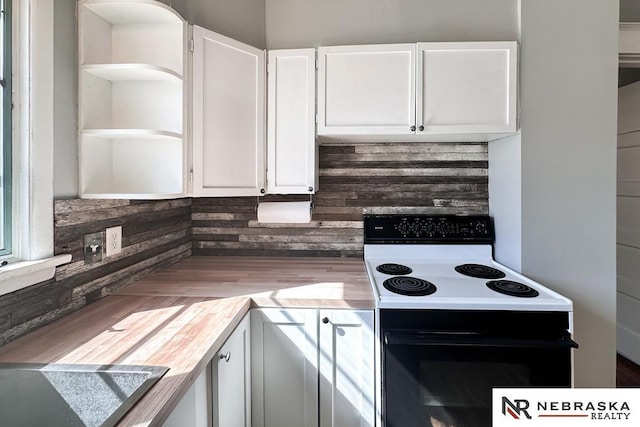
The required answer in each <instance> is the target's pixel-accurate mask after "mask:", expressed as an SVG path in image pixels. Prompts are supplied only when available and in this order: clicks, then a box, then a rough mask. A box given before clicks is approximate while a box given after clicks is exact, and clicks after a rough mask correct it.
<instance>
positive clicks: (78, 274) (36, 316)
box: [0, 199, 191, 345]
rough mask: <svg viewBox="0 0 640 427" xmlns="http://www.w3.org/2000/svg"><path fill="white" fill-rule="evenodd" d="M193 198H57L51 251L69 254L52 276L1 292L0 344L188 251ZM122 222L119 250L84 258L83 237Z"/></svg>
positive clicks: (166, 264) (186, 253)
mask: <svg viewBox="0 0 640 427" xmlns="http://www.w3.org/2000/svg"><path fill="white" fill-rule="evenodd" d="M190 214H191V200H190V199H178V200H165V201H129V200H112V201H108V200H77V199H75V200H59V201H56V202H55V212H54V218H55V230H54V233H55V253H56V254H62V253H70V254H72V260H71V262H70V263H69V264H66V265H63V266H60V267H58V268H57V271H56V276H55V278H54V279H52V280H49V281H46V282H43V283H39V284H37V285H35V286H31V287H28V288H25V289H21V290H19V291H17V292H13V293H11V294H7V295H2V296H0V345H2V344H4V343H6V342H8V341H10V340H12V339H14V338H16V337H18V336H21V335H24V334H26V333H28V332H29V331H31V330H34V329H36V328H38V327H40V326H42V325H44V324H47V323H49V322H52V321H53V320H56V319H58V318H60V317H62V316H64V315H65V314H67V313H70V312H72V311H75V310H77V309H79V308H81V307H83V306H85V305H87V304H89V303H91V302H93V301H95V300H97V299H99V298H101V297H102V296H104V295H106V294H108V293H109V292H111V291H112V290H114V289H117V288H119V287H121V286H124V285H126V284H128V283H131V282H133V281H134V280H136V279H138V278H140V277H142V276H143V275H146V274H148V273H150V272H151V271H155V270H157V269H160V268H163V267H165V266H168V265H170V264H173V263H175V262H177V261H180V260H181V259H183V258H186V257H187V256H189V255H190V254H191V219H190ZM117 225H121V226H122V252H121V253H120V254H117V255H114V256H112V257H109V258H103V260H102V261H101V262H98V263H95V264H85V263H84V252H83V249H82V246H83V236H84V235H85V234H89V233H94V232H100V231H104V230H105V229H106V228H107V227H113V226H117Z"/></svg>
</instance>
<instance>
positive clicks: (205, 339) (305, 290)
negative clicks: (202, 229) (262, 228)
mask: <svg viewBox="0 0 640 427" xmlns="http://www.w3.org/2000/svg"><path fill="white" fill-rule="evenodd" d="M252 305H253V306H257V307H308V308H317V307H328V308H354V309H370V308H373V307H374V301H373V296H372V294H371V290H370V287H369V283H368V279H367V275H366V272H365V269H364V263H363V262H362V260H355V259H338V258H336V259H334V258H246V257H191V258H187V259H186V260H184V261H181V262H179V263H177V264H175V265H173V266H171V267H169V268H167V269H165V270H162V271H160V272H157V273H154V274H152V275H151V276H149V277H148V278H146V279H143V280H141V281H138V282H135V283H133V284H131V285H129V286H128V287H126V288H123V289H121V290H120V291H119V292H118V294H117V295H111V296H107V297H105V298H103V299H101V300H99V301H97V302H96V303H93V304H91V305H89V306H87V307H85V308H83V309H81V310H79V311H77V312H75V313H72V314H70V315H68V316H65V317H63V318H61V319H59V320H57V321H55V322H53V323H51V324H49V325H47V326H44V327H42V328H40V329H38V330H36V331H34V332H32V333H30V334H28V335H25V336H23V337H21V338H18V339H17V340H15V341H12V342H10V343H9V344H6V345H5V346H2V347H0V362H25V363H29V362H34V363H78V364H129V365H160V366H168V367H169V368H170V369H169V371H168V372H167V373H166V374H165V375H164V377H162V378H161V379H160V380H159V381H158V382H157V383H156V384H155V385H154V386H153V387H152V388H151V389H150V390H149V391H148V392H147V393H146V394H145V395H144V396H143V398H142V399H141V400H139V401H138V403H137V404H136V405H135V406H134V407H133V408H132V409H131V410H130V411H129V412H128V413H127V414H126V416H125V417H123V418H122V420H120V422H119V423H118V426H120V427H123V426H148V425H153V426H155V425H161V424H162V422H163V421H164V420H165V419H166V417H167V416H168V415H169V414H170V412H171V411H172V410H173V408H174V407H175V405H176V404H177V403H178V402H179V400H180V399H181V398H182V396H184V394H185V393H186V392H187V390H188V389H189V387H191V385H192V384H193V382H194V381H195V379H196V378H197V376H198V375H199V374H200V373H201V372H202V371H203V370H204V369H205V367H206V365H207V363H208V362H209V360H210V359H211V358H212V357H213V356H214V355H215V353H216V352H217V351H218V350H219V349H220V347H221V346H222V345H223V344H224V342H225V341H226V339H227V338H228V337H229V335H230V334H231V332H232V331H233V329H234V328H235V327H236V326H237V325H238V323H239V322H240V321H241V320H242V318H243V317H244V315H245V314H246V313H247V312H248V310H249V309H250V308H251V306H252Z"/></svg>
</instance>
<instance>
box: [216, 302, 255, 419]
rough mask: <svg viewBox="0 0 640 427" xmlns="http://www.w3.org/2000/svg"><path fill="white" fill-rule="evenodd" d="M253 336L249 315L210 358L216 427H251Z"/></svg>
mask: <svg viewBox="0 0 640 427" xmlns="http://www.w3.org/2000/svg"><path fill="white" fill-rule="evenodd" d="M250 337H251V335H250V321H249V315H248V314H247V315H246V316H245V318H244V319H243V320H242V322H240V324H239V325H238V326H237V327H236V329H235V330H234V331H233V333H232V334H231V336H230V337H229V339H227V341H226V342H225V344H224V345H223V346H222V348H221V349H220V351H219V352H218V353H217V354H216V355H215V356H214V358H213V360H212V361H211V385H212V387H211V393H212V397H213V408H212V409H213V411H212V412H213V426H214V427H250V426H251V404H250V402H251V352H250V348H251V338H250Z"/></svg>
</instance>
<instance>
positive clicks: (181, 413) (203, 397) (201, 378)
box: [163, 369, 209, 427]
mask: <svg viewBox="0 0 640 427" xmlns="http://www.w3.org/2000/svg"><path fill="white" fill-rule="evenodd" d="M207 396H208V392H207V370H206V369H205V371H203V372H202V373H201V374H200V375H198V378H196V381H195V382H194V383H193V385H192V386H191V388H189V390H188V391H187V393H186V394H185V395H184V396H183V397H182V399H181V400H180V402H178V404H177V405H176V407H175V408H174V409H173V411H172V412H171V414H169V417H168V418H167V420H166V421H165V422H164V424H163V427H209V421H208V420H209V404H208V398H207Z"/></svg>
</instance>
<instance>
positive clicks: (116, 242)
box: [104, 225, 122, 256]
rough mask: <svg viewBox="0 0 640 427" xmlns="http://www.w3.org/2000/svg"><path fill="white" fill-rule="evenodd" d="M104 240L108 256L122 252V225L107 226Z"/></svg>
mask: <svg viewBox="0 0 640 427" xmlns="http://www.w3.org/2000/svg"><path fill="white" fill-rule="evenodd" d="M104 240H105V242H104V247H105V249H106V250H105V255H106V256H111V255H115V254H119V253H120V252H122V226H120V225H119V226H117V227H111V228H107V230H106V232H105V239H104Z"/></svg>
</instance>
